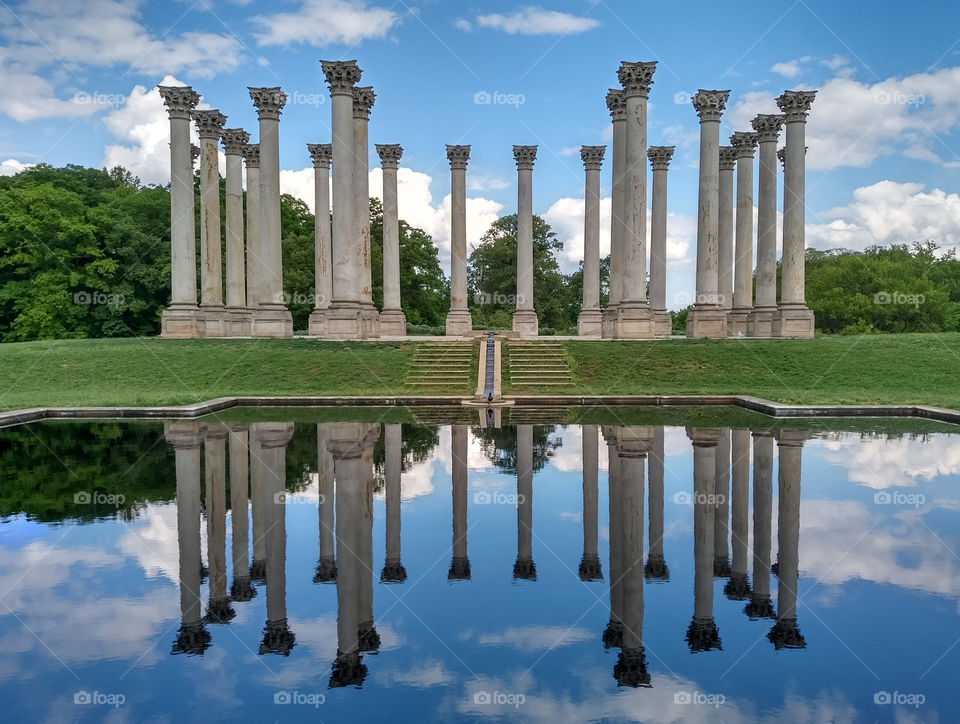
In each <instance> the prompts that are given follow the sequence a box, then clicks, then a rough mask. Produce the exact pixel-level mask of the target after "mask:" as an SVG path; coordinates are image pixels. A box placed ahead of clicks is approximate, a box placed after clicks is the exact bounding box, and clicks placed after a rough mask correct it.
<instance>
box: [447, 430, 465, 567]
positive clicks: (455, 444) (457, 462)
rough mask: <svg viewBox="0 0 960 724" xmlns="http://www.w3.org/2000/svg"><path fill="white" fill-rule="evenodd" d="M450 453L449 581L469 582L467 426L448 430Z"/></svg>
mask: <svg viewBox="0 0 960 724" xmlns="http://www.w3.org/2000/svg"><path fill="white" fill-rule="evenodd" d="M450 452H451V457H452V458H453V558H452V559H451V560H450V571H449V572H448V573H447V580H449V581H467V580H470V559H469V558H468V557H467V426H466V425H453V426H452V427H451V428H450Z"/></svg>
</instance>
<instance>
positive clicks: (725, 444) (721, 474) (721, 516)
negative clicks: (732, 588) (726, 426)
mask: <svg viewBox="0 0 960 724" xmlns="http://www.w3.org/2000/svg"><path fill="white" fill-rule="evenodd" d="M714 492H715V493H716V501H717V502H716V509H715V510H716V517H715V519H714V527H713V575H714V577H715V578H727V577H729V576H730V547H729V544H728V542H727V537H728V536H729V534H730V430H724V431H723V432H721V433H720V439H719V440H718V441H717V477H716V484H715V487H714Z"/></svg>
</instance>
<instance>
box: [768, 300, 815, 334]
mask: <svg viewBox="0 0 960 724" xmlns="http://www.w3.org/2000/svg"><path fill="white" fill-rule="evenodd" d="M813 329H814V318H813V311H812V310H810V309H807V308H806V307H805V306H803V305H796V306H793V305H791V306H781V307H780V308H779V309H778V310H777V313H776V314H775V315H774V316H773V336H774V337H791V338H794V339H813Z"/></svg>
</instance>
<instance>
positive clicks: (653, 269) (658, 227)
mask: <svg viewBox="0 0 960 724" xmlns="http://www.w3.org/2000/svg"><path fill="white" fill-rule="evenodd" d="M660 149H664V152H663V153H661V154H660V156H659V157H652V158H651V161H652V164H653V203H652V208H651V211H650V306H651V307H652V308H653V310H654V311H656V312H665V311H666V310H667V168H668V167H669V163H670V157H671V156H672V155H673V147H671V146H658V147H656V150H658V151H659V150H660ZM667 149H669V155H666V153H665V151H666V150H667ZM654 150H655V149H654V148H651V149H650V152H653V151H654ZM664 155H666V159H665V160H661V159H662V158H663V156H664Z"/></svg>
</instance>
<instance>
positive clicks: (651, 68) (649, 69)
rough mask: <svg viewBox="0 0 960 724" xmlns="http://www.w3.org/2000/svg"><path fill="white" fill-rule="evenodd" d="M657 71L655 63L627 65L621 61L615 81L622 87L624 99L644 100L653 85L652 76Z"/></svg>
mask: <svg viewBox="0 0 960 724" xmlns="http://www.w3.org/2000/svg"><path fill="white" fill-rule="evenodd" d="M656 70H657V61H655V60H654V61H652V62H649V63H628V62H627V61H625V60H624V61H622V62H621V63H620V68H619V69H618V70H617V80H619V81H620V85H622V86H623V93H624V97H626V98H630V97H631V96H640V97H641V98H646V97H647V96H648V95H649V94H650V86H651V85H653V74H654V72H655V71H656Z"/></svg>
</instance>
